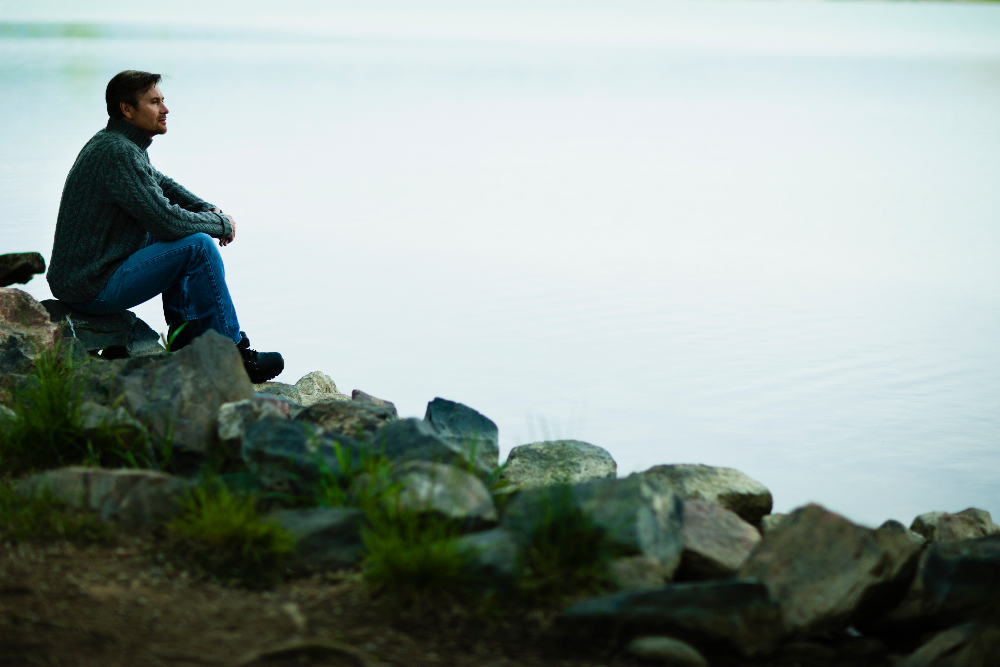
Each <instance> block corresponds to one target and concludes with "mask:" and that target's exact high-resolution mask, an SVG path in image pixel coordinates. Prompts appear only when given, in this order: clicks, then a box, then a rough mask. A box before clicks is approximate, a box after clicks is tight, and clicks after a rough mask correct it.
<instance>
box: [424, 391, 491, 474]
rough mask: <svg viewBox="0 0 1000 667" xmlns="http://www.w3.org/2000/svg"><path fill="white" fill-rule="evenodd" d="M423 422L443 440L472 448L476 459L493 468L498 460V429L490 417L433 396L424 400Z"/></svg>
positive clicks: (468, 449) (469, 450) (488, 467)
mask: <svg viewBox="0 0 1000 667" xmlns="http://www.w3.org/2000/svg"><path fill="white" fill-rule="evenodd" d="M424 422H426V423H427V424H428V425H429V426H430V427H431V428H433V429H434V431H435V432H436V433H437V434H438V436H439V437H440V438H442V439H443V440H445V441H447V442H450V443H451V444H452V445H453V446H454V447H456V448H458V449H460V450H462V451H468V452H471V454H472V457H473V458H475V459H476V461H477V463H478V464H480V465H483V466H485V467H486V469H487V470H490V471H492V470H496V468H497V466H498V465H499V463H500V460H499V459H500V446H499V444H498V436H499V431H498V430H497V425H496V424H494V423H493V420H491V419H490V418H488V417H487V416H485V415H483V414H480V413H479V412H477V411H475V410H473V409H472V408H470V407H468V406H467V405H462V404H461V403H456V402H455V401H449V400H447V399H444V398H435V399H434V400H433V401H431V402H430V403H428V404H427V412H426V413H425V414H424Z"/></svg>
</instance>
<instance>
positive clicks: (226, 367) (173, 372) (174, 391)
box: [118, 330, 253, 453]
mask: <svg viewBox="0 0 1000 667" xmlns="http://www.w3.org/2000/svg"><path fill="white" fill-rule="evenodd" d="M118 382H119V384H120V386H121V391H122V394H123V395H124V396H125V405H126V406H127V407H128V409H129V412H131V413H132V414H133V415H134V416H135V417H136V418H137V419H138V420H139V421H141V422H143V423H144V424H145V425H146V427H147V428H148V429H149V431H150V433H152V434H154V435H155V436H157V437H159V438H166V437H168V436H172V438H173V443H174V447H177V448H180V449H184V450H188V451H191V452H197V453H204V452H206V451H207V449H208V448H209V446H211V445H212V443H214V442H215V441H216V438H217V437H218V436H217V433H216V428H217V424H216V417H217V415H218V411H219V406H221V405H222V404H223V403H231V402H233V401H239V400H243V399H249V398H252V397H253V386H252V385H251V384H250V379H249V378H248V377H247V374H246V371H245V370H244V369H243V360H242V359H241V358H240V353H239V351H237V349H236V346H235V345H233V342H232V341H231V340H229V339H228V338H226V337H224V336H222V335H221V334H219V333H216V332H215V331H212V330H209V331H206V332H205V333H203V334H202V335H201V336H198V337H197V338H195V339H194V341H193V342H192V343H191V344H190V345H188V346H187V347H185V348H184V349H182V350H180V351H179V352H176V353H175V354H173V355H171V356H169V357H166V358H164V359H160V360H157V361H156V362H155V363H151V364H148V365H146V366H143V367H141V368H139V369H137V370H135V371H132V372H130V373H127V374H123V375H119V376H118Z"/></svg>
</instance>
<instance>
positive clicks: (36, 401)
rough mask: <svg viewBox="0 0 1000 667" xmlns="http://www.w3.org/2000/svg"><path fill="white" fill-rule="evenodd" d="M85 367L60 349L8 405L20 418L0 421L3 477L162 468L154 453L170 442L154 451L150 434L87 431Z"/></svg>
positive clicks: (42, 361)
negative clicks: (61, 470)
mask: <svg viewBox="0 0 1000 667" xmlns="http://www.w3.org/2000/svg"><path fill="white" fill-rule="evenodd" d="M84 363H87V362H84ZM80 366H81V364H78V363H76V362H74V361H72V359H70V358H69V355H64V354H62V355H61V354H60V352H59V349H58V348H57V349H56V350H55V351H54V352H47V353H44V354H42V355H41V356H40V357H39V358H38V359H37V361H36V363H35V372H34V374H33V375H32V376H31V378H30V381H29V382H28V383H26V386H24V387H22V388H20V390H19V391H17V392H12V393H13V399H12V401H11V402H10V403H9V404H8V405H7V407H8V408H9V409H10V410H12V411H13V413H14V417H15V418H14V419H3V420H0V474H4V475H7V476H22V475H25V474H29V473H32V472H35V471H38V470H45V469H51V468H58V467H62V466H67V465H78V464H83V465H101V466H107V467H120V466H127V467H139V466H140V465H143V466H144V467H159V466H158V465H156V462H155V461H154V462H151V461H149V460H148V459H149V456H150V452H157V449H159V450H161V451H165V450H164V447H163V445H164V443H157V444H159V445H160V447H159V448H154V447H152V446H151V442H150V439H149V436H148V435H147V434H146V433H145V432H144V431H141V430H137V429H134V428H130V427H121V426H113V425H109V424H105V423H102V424H100V425H98V427H97V428H95V429H92V430H90V431H89V432H88V431H85V430H84V418H85V415H84V414H83V412H82V406H81V403H82V392H83V380H84V378H83V377H82V375H81V374H82V373H85V372H86V369H85V368H83V369H81V368H80ZM166 444H167V446H168V447H169V443H166ZM153 456H154V457H155V456H156V454H153Z"/></svg>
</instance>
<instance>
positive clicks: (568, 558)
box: [518, 485, 619, 607]
mask: <svg viewBox="0 0 1000 667" xmlns="http://www.w3.org/2000/svg"><path fill="white" fill-rule="evenodd" d="M571 493H572V491H571V488H570V487H569V486H567V485H559V486H553V487H551V488H550V489H548V490H547V492H546V493H545V495H543V496H542V500H541V510H542V520H541V521H540V522H539V523H538V525H537V527H536V528H535V529H534V530H533V531H532V533H531V535H530V536H529V540H528V546H527V549H526V551H525V559H524V563H523V566H522V569H521V573H520V576H519V577H518V591H519V593H520V595H521V597H522V598H523V600H524V601H526V602H528V603H529V604H533V605H539V606H556V607H559V606H563V605H565V604H566V603H567V602H568V601H570V600H572V599H575V598H578V597H580V596H581V595H593V594H600V593H604V592H607V591H609V590H611V589H612V586H611V582H610V578H609V570H608V566H609V564H610V562H611V559H612V558H614V557H615V556H617V555H619V554H617V553H616V551H615V549H614V548H613V546H612V545H611V544H610V543H609V541H608V540H607V538H606V535H605V532H604V531H603V530H602V529H600V528H598V527H597V526H595V525H594V523H593V522H592V521H591V519H590V518H589V517H588V516H587V515H586V514H584V513H583V512H582V511H580V510H579V509H578V508H577V507H576V505H574V503H573V500H572V496H571Z"/></svg>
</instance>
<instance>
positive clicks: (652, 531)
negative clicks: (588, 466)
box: [502, 477, 684, 578]
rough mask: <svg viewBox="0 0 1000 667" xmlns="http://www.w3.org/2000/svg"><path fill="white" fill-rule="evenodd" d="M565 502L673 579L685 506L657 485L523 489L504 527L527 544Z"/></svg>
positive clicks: (604, 482) (629, 481)
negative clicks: (555, 507) (558, 505)
mask: <svg viewBox="0 0 1000 667" xmlns="http://www.w3.org/2000/svg"><path fill="white" fill-rule="evenodd" d="M561 501H567V502H569V503H570V506H571V507H573V508H575V509H577V510H579V511H580V512H582V513H583V514H584V515H585V516H587V517H589V518H590V520H591V521H592V522H593V524H594V526H595V527H597V528H599V529H601V530H603V531H604V533H605V535H606V537H607V539H608V540H609V541H610V542H611V544H613V545H615V546H616V547H618V548H619V549H622V550H624V551H625V552H626V553H633V554H643V555H646V556H651V557H653V558H655V559H657V560H658V561H659V562H660V563H661V565H662V566H663V575H664V577H667V578H669V577H670V576H672V575H673V573H674V571H675V570H676V569H677V566H678V565H679V564H680V560H681V551H682V549H683V537H682V527H683V512H684V503H683V501H682V500H681V499H680V498H679V497H678V496H676V495H675V494H673V493H672V492H671V491H670V490H669V489H665V488H664V487H662V486H661V485H659V484H658V483H657V482H655V481H653V480H648V479H644V478H641V477H629V478H626V479H601V480H593V481H590V482H584V483H582V484H577V485H574V486H568V487H567V486H553V487H538V488H534V489H525V490H524V491H521V492H520V493H518V494H517V495H516V496H514V498H513V499H512V500H511V501H510V504H509V505H508V506H507V509H506V511H505V512H504V516H503V519H502V524H503V526H504V527H505V528H508V529H510V530H512V531H514V532H515V533H517V534H518V535H519V536H520V537H521V538H522V539H524V540H529V539H530V538H531V535H532V533H534V532H535V530H537V528H538V527H539V526H541V525H542V524H543V523H544V522H545V521H546V520H548V517H547V515H548V514H549V513H550V512H551V511H552V508H553V504H554V503H558V502H561Z"/></svg>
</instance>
